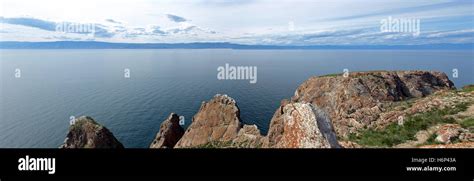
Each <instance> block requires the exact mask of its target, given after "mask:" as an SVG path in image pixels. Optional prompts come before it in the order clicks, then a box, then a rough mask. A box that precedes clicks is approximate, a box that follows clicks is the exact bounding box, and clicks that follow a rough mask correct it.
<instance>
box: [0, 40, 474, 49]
mask: <svg viewBox="0 0 474 181" xmlns="http://www.w3.org/2000/svg"><path fill="white" fill-rule="evenodd" d="M473 48H474V43H470V44H425V45H310V46H296V45H295V46H288V45H281V46H280V45H244V44H234V43H227V42H203V43H109V42H97V41H55V42H16V41H3V42H0V49H354V50H356V49H405V50H406V49H448V50H456V49H463V50H472V49H473Z"/></svg>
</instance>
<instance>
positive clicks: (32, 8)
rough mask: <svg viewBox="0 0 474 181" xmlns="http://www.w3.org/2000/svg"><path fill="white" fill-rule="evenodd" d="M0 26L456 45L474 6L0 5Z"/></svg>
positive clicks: (171, 37) (471, 23) (252, 1)
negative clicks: (390, 25) (396, 26)
mask: <svg viewBox="0 0 474 181" xmlns="http://www.w3.org/2000/svg"><path fill="white" fill-rule="evenodd" d="M389 17H390V18H392V19H395V20H419V22H420V24H419V33H420V34H419V35H417V36H414V35H413V33H412V32H401V31H392V32H386V31H385V32H384V31H381V29H380V28H381V23H382V22H383V21H384V20H387V19H388V18H389ZM58 25H81V26H82V27H83V28H84V27H86V25H87V26H90V25H93V27H94V32H93V34H91V33H89V32H87V31H82V30H81V31H77V29H73V31H58V29H57V27H58ZM0 26H1V29H0V38H1V41H33V42H35V41H65V40H67V41H71V40H74V41H105V42H127V43H183V42H231V43H241V44H266V45H417V44H437V43H452V44H458V43H473V42H474V1H472V0H458V1H450V0H439V1H437V0H398V1H394V0H385V1H375V0H234V1H230V0H194V1H191V0H187V1H185V0H160V1H158V0H156V1H153V0H68V1H65V0H41V1H37V0H36V1H35V0H2V1H1V9H0Z"/></svg>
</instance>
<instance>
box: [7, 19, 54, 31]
mask: <svg viewBox="0 0 474 181" xmlns="http://www.w3.org/2000/svg"><path fill="white" fill-rule="evenodd" d="M0 23H6V24H12V25H22V26H28V27H33V28H39V29H42V30H46V31H56V23H55V22H51V21H45V20H40V19H36V18H4V17H0Z"/></svg>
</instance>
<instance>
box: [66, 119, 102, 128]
mask: <svg viewBox="0 0 474 181" xmlns="http://www.w3.org/2000/svg"><path fill="white" fill-rule="evenodd" d="M87 122H90V123H92V124H93V125H94V126H95V127H97V128H99V129H100V128H101V127H102V125H100V124H99V123H97V122H96V121H95V120H94V119H81V120H76V121H75V122H74V124H72V125H71V126H70V127H69V130H79V129H82V127H83V125H84V124H86V123H87Z"/></svg>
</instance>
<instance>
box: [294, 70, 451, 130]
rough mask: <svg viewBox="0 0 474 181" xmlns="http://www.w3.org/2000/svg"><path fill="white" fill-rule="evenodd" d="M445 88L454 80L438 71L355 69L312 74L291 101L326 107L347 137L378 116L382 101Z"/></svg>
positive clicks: (414, 95)
mask: <svg viewBox="0 0 474 181" xmlns="http://www.w3.org/2000/svg"><path fill="white" fill-rule="evenodd" d="M447 89H454V84H453V83H452V82H451V81H450V80H449V79H448V77H447V76H446V75H445V74H444V73H441V72H433V71H430V72H429V71H393V72H385V71H379V72H355V73H351V74H350V75H349V76H348V77H343V76H327V77H312V78H310V79H308V80H307V81H305V82H304V83H303V84H302V85H300V86H299V87H298V89H297V90H296V92H295V95H294V96H293V97H292V100H291V102H303V103H311V104H313V105H315V106H318V107H320V108H321V109H323V110H325V111H326V112H327V113H328V114H329V117H330V118H331V120H332V122H333V124H334V127H335V130H336V132H337V134H338V135H339V136H342V137H346V136H347V135H348V134H349V133H354V132H357V131H358V130H360V129H363V128H365V127H367V126H369V125H371V123H372V122H374V121H376V120H377V119H379V115H380V113H382V112H383V106H382V103H384V102H393V101H402V100H407V99H410V98H419V97H424V96H426V95H429V94H432V93H433V92H435V91H439V90H447Z"/></svg>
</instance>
